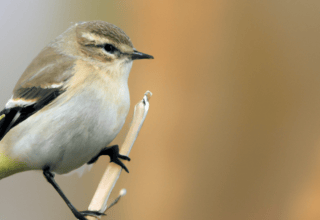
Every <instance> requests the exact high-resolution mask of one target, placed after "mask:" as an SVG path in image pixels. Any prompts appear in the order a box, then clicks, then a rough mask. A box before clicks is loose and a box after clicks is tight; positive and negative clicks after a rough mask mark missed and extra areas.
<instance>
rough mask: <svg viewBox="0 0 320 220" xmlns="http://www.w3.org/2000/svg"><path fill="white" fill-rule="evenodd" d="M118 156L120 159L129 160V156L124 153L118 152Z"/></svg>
mask: <svg viewBox="0 0 320 220" xmlns="http://www.w3.org/2000/svg"><path fill="white" fill-rule="evenodd" d="M118 158H120V159H122V160H127V161H130V160H131V159H130V157H128V156H125V155H122V154H119V155H118Z"/></svg>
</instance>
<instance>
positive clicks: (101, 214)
mask: <svg viewBox="0 0 320 220" xmlns="http://www.w3.org/2000/svg"><path fill="white" fill-rule="evenodd" d="M79 213H80V214H82V215H83V216H88V215H89V216H93V217H100V216H103V215H106V214H104V213H102V212H98V211H82V212H79Z"/></svg>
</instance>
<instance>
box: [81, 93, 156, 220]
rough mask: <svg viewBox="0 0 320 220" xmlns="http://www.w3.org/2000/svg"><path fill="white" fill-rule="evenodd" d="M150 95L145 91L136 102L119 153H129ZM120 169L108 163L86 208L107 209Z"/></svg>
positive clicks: (92, 219) (93, 209)
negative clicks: (141, 97)
mask: <svg viewBox="0 0 320 220" xmlns="http://www.w3.org/2000/svg"><path fill="white" fill-rule="evenodd" d="M151 95H152V93H151V92H150V91H147V92H146V93H145V94H144V97H143V99H142V100H141V101H140V102H139V103H138V104H136V106H135V108H134V113H133V119H132V122H131V126H130V128H129V131H128V134H127V136H126V138H125V140H124V142H123V144H122V146H121V148H120V154H122V155H127V156H128V155H129V153H130V151H131V148H132V146H133V144H134V142H135V140H136V138H137V136H138V133H139V131H140V129H141V127H142V124H143V122H144V119H145V118H146V116H147V113H148V110H149V99H150V98H151ZM121 170H122V168H121V167H120V166H118V165H116V164H114V163H110V164H109V166H108V167H107V169H106V171H105V173H104V174H103V176H102V179H101V181H100V183H99V185H98V188H97V190H96V192H95V194H94V196H93V198H92V200H91V203H90V205H89V208H88V210H90V211H99V212H105V210H106V209H107V201H108V198H109V196H110V193H111V191H112V189H113V187H114V186H115V184H116V182H117V180H118V178H119V176H120V173H121ZM87 219H88V220H94V219H96V218H95V217H93V216H87Z"/></svg>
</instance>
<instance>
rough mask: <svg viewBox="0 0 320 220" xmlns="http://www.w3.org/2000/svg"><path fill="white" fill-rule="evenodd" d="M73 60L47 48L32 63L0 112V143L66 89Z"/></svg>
mask: <svg viewBox="0 0 320 220" xmlns="http://www.w3.org/2000/svg"><path fill="white" fill-rule="evenodd" d="M74 62H75V59H74V58H72V57H69V56H66V55H64V54H61V53H59V52H57V51H55V50H54V48H52V47H46V48H45V49H44V50H42V51H41V53H40V54H39V55H38V56H37V57H36V58H35V59H34V60H33V61H32V62H31V64H30V65H29V66H28V68H27V69H26V71H25V72H24V73H23V75H22V76H21V78H20V79H19V81H18V83H17V84H16V86H15V88H14V90H13V96H12V98H11V99H10V100H9V101H8V102H7V104H6V107H5V109H3V110H2V111H1V112H0V140H1V139H2V138H3V137H4V136H5V134H6V133H7V132H8V131H9V130H10V129H11V128H13V127H14V126H16V125H17V124H19V123H21V122H22V121H24V120H25V119H27V118H28V117H30V116H31V115H32V114H34V113H35V112H37V111H39V110H40V109H41V108H43V107H44V106H46V105H47V104H49V103H50V102H52V101H53V100H54V99H55V98H57V97H58V96H59V95H60V94H61V93H63V92H64V91H65V90H66V89H67V88H66V86H65V84H66V82H67V81H68V79H70V78H71V77H72V76H73V66H74Z"/></svg>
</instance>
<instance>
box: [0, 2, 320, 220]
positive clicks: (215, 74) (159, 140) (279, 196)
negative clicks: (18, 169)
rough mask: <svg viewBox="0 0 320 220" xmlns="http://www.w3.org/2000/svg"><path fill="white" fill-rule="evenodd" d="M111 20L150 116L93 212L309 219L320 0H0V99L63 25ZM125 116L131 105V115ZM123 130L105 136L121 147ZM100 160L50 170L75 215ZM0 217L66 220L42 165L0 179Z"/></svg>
mask: <svg viewBox="0 0 320 220" xmlns="http://www.w3.org/2000/svg"><path fill="white" fill-rule="evenodd" d="M88 20H103V21H108V22H110V23H113V24H115V25H117V26H119V27H120V28H122V29H123V30H124V31H125V32H126V33H127V34H128V35H129V36H130V37H131V39H132V41H133V43H134V46H135V47H136V48H137V49H138V50H139V51H141V52H145V53H148V54H151V55H153V56H154V57H155V59H154V60H144V61H136V62H135V63H134V65H133V68H132V71H131V75H130V78H129V87H130V92H131V103H132V108H133V106H134V105H135V103H137V102H138V101H139V100H140V99H141V98H142V96H143V94H144V92H145V91H146V90H150V91H152V92H153V97H152V99H151V103H150V104H151V106H150V111H149V114H148V116H147V119H146V121H145V124H144V126H143V127H142V130H141V132H140V135H139V137H138V139H137V141H136V143H135V146H134V147H133V150H132V151H131V154H130V157H131V158H132V161H131V162H130V163H129V164H128V168H129V170H130V174H126V173H122V174H121V177H120V179H119V181H118V183H117V185H116V187H115V189H114V191H113V193H112V195H111V198H110V200H109V201H111V200H112V199H113V198H115V197H116V196H117V194H118V192H119V190H120V189H121V188H126V189H127V190H128V193H127V195H126V196H125V197H124V198H123V199H122V200H121V201H120V203H119V204H118V205H116V206H115V207H114V208H112V209H111V210H110V211H108V213H107V214H108V216H107V217H106V218H105V219H122V220H129V219H130V220H142V219H148V220H149V219H152V220H162V219H166V220H178V219H181V220H182V219H201V220H202V219H203V220H211V219H215V220H229V219H230V220H233V219H237V220H242V219H243V220H247V219H259V220H260V219H272V220H274V219H279V220H285V219H286V220H287V219H288V220H298V219H304V220H306V219H308V220H309V219H310V220H311V219H320V61H319V59H320V1H318V0H307V1H303V0H269V1H255V0H245V1H237V0H227V1H225V0H198V1H172V0H163V1H148V0H138V1H129V0H128V1H84V0H67V1H66V0H63V1H62V0H54V1H53V0H47V1H41V0H32V1H31V0H30V1H17V0H11V1H4V0H2V1H1V7H0V28H1V29H0V30H1V34H0V42H1V44H0V48H1V49H0V50H1V52H0V66H1V73H0V76H1V78H0V91H1V93H0V94H1V95H0V104H1V105H2V106H4V105H5V103H6V101H7V100H8V99H9V98H10V97H11V92H12V89H13V87H14V85H15V83H16V81H17V80H18V78H19V77H20V75H21V74H22V73H23V71H24V70H25V69H26V67H27V66H28V64H29V63H30V62H31V61H32V59H33V58H34V57H35V56H36V55H37V54H38V53H39V51H40V50H41V49H42V48H43V47H44V46H45V45H46V44H47V43H49V42H50V41H51V40H52V39H54V38H55V37H57V36H58V35H59V34H61V33H62V32H63V31H65V30H66V29H67V28H68V27H69V26H70V25H71V23H72V22H78V21H88ZM132 113H133V111H132V110H131V111H130V114H129V117H128V120H127V121H128V122H130V119H131V115H132ZM127 129H128V124H127V125H125V127H124V129H123V131H122V132H121V134H120V135H119V136H118V137H117V139H116V140H115V141H114V143H115V144H119V143H122V141H123V138H124V136H125V133H126V131H127ZM108 162H109V158H108V157H106V158H103V159H100V160H99V161H98V162H97V163H96V164H95V166H94V167H93V168H92V170H91V171H90V172H88V173H86V174H84V176H83V177H81V178H79V177H78V176H77V175H72V176H57V178H56V179H57V182H58V183H59V184H60V186H61V187H62V189H63V190H64V191H65V193H66V195H67V196H68V197H69V199H70V200H71V201H72V202H73V204H74V205H75V206H76V207H77V208H78V209H79V210H86V209H87V207H88V205H89V203H90V200H91V198H92V196H93V194H94V192H95V189H96V187H97V185H98V183H99V180H100V178H101V176H102V174H103V172H104V170H105V168H106V166H107V164H108ZM0 219H1V220H15V219H25V220H29V219H30V220H31V219H46V220H51V219H52V220H53V219H55V220H56V219H74V217H73V215H72V214H71V212H70V211H69V209H68V208H67V206H66V205H65V204H64V202H63V201H62V199H61V198H60V197H59V195H58V194H57V193H56V192H55V190H54V189H53V188H52V187H51V185H50V184H48V183H47V182H46V180H45V179H44V178H43V176H42V174H41V172H35V171H34V172H25V173H21V174H17V175H14V176H11V177H9V178H6V179H3V180H1V181H0Z"/></svg>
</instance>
